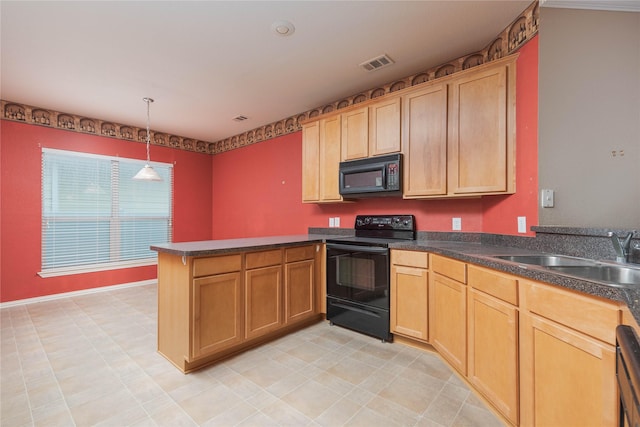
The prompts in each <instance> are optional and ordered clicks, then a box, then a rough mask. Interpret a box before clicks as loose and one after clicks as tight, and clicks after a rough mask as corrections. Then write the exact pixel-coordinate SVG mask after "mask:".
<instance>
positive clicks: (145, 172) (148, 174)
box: [133, 98, 162, 181]
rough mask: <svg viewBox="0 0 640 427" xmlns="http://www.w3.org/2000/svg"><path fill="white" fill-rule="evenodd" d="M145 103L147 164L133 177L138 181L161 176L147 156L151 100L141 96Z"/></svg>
mask: <svg viewBox="0 0 640 427" xmlns="http://www.w3.org/2000/svg"><path fill="white" fill-rule="evenodd" d="M142 100H143V101H144V102H146V103H147V164H146V165H144V167H143V168H142V169H140V171H139V172H138V173H137V174H136V175H135V176H134V177H133V179H137V180H140V181H162V177H161V176H160V175H158V172H156V171H155V170H153V168H152V167H151V165H150V164H149V163H150V162H151V160H150V158H149V144H150V143H151V131H150V130H149V104H151V103H152V102H153V99H151V98H142Z"/></svg>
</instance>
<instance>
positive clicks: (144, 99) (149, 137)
mask: <svg viewBox="0 0 640 427" xmlns="http://www.w3.org/2000/svg"><path fill="white" fill-rule="evenodd" d="M142 100H143V101H144V102H146V103H147V164H149V163H150V162H151V157H150V156H149V144H150V143H151V131H150V130H149V104H150V103H152V102H153V99H152V98H142Z"/></svg>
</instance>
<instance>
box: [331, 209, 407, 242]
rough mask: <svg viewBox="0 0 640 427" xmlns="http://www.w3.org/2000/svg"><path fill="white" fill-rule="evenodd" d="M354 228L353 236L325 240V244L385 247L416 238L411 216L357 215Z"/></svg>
mask: <svg viewBox="0 0 640 427" xmlns="http://www.w3.org/2000/svg"><path fill="white" fill-rule="evenodd" d="M354 228H355V232H356V235H355V236H345V237H338V238H335V239H330V240H327V243H338V244H339V243H344V244H355V245H361V246H381V247H387V246H388V245H389V243H393V242H397V241H398V240H414V239H415V238H416V221H415V217H414V216H413V215H358V216H356V221H355V226H354Z"/></svg>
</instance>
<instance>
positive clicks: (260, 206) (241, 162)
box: [212, 37, 538, 239]
mask: <svg viewBox="0 0 640 427" xmlns="http://www.w3.org/2000/svg"><path fill="white" fill-rule="evenodd" d="M516 111H517V116H516V141H517V142H516V146H517V148H516V166H517V167H516V189H517V190H516V194H513V195H509V196H487V197H483V198H477V199H457V200H420V201H416V200H402V199H398V198H392V199H371V200H359V201H357V202H354V203H345V204H328V205H317V204H303V203H302V202H301V195H302V166H301V165H302V132H297V133H295V134H290V135H285V136H282V137H280V138H276V139H272V140H269V141H265V142H261V143H258V144H254V145H250V146H247V147H244V148H241V149H237V150H233V151H229V152H226V153H222V154H218V155H215V156H214V157H213V214H212V220H213V238H215V239H227V238H236V237H251V236H270V235H283V234H305V233H306V232H307V228H308V227H328V226H329V218H330V217H336V216H339V217H340V226H341V227H343V228H353V223H354V221H355V215H357V214H365V213H367V214H376V213H378V214H393V213H413V214H414V215H415V216H416V223H417V227H418V229H419V230H425V231H451V218H452V217H460V218H461V219H462V231H465V232H485V233H499V234H518V233H517V231H518V229H517V217H518V216H526V218H527V229H529V227H530V226H532V225H537V223H538V209H537V191H538V178H537V168H538V161H537V147H538V133H537V132H538V38H537V37H536V38H534V39H533V40H532V41H530V42H529V43H527V45H525V46H524V47H523V48H522V49H521V51H520V56H519V58H518V62H517V87H516ZM527 235H530V236H531V235H533V233H531V232H528V233H527Z"/></svg>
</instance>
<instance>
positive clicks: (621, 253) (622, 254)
mask: <svg viewBox="0 0 640 427" xmlns="http://www.w3.org/2000/svg"><path fill="white" fill-rule="evenodd" d="M633 233H635V230H634V231H630V232H629V233H628V234H627V235H626V236H625V237H624V238H622V237H619V236H618V235H617V234H616V233H614V232H612V231H610V232H608V233H607V236H609V237H611V242H612V243H613V249H614V250H615V251H616V262H629V250H630V248H631V238H632V237H633Z"/></svg>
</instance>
